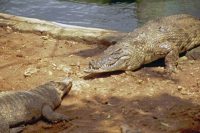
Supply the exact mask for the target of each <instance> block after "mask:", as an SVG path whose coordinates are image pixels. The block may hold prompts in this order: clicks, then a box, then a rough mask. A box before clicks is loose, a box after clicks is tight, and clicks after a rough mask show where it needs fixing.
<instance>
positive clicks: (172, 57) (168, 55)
mask: <svg viewBox="0 0 200 133" xmlns="http://www.w3.org/2000/svg"><path fill="white" fill-rule="evenodd" d="M198 45H200V20H199V19H198V18H195V17H193V16H190V15H186V14H180V15H172V16H168V17H163V18H158V19H156V20H152V21H149V22H148V23H146V25H144V26H142V27H141V28H138V29H135V30H134V31H133V32H131V33H129V34H127V35H126V36H125V37H124V38H123V39H122V40H120V41H119V42H117V44H115V45H112V46H110V47H109V48H108V49H107V50H105V51H104V53H103V55H102V56H101V57H100V58H98V59H97V60H95V61H91V62H90V63H89V68H86V69H85V70H84V71H85V72H88V73H102V72H110V71H116V70H125V71H126V70H135V69H137V68H139V67H140V66H141V65H143V64H147V63H150V62H152V61H155V60H157V59H159V58H165V72H166V73H167V74H171V73H172V72H175V69H176V66H177V59H178V58H179V53H182V52H184V51H187V50H189V49H191V48H193V47H195V46H198Z"/></svg>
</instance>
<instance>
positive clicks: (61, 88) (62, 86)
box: [55, 79, 72, 98]
mask: <svg viewBox="0 0 200 133" xmlns="http://www.w3.org/2000/svg"><path fill="white" fill-rule="evenodd" d="M56 83H57V84H55V85H56V86H57V87H55V89H56V91H57V92H58V94H59V97H60V98H63V97H64V95H67V94H68V93H69V91H70V90H71V87H72V81H71V79H65V80H63V81H62V82H56Z"/></svg>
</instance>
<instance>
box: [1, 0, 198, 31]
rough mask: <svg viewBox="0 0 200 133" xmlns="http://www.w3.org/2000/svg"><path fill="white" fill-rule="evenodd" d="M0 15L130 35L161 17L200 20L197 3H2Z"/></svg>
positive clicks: (62, 0) (20, 0)
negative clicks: (137, 28) (177, 15)
mask: <svg viewBox="0 0 200 133" xmlns="http://www.w3.org/2000/svg"><path fill="white" fill-rule="evenodd" d="M0 12H1V13H8V14H13V15H19V16H24V17H32V18H39V19H43V20H49V21H55V22H59V23H64V24H70V25H77V26H85V27H95V28H103V29H111V30H118V31H124V32H129V31H132V30H134V29H135V28H136V27H138V26H141V25H143V24H144V23H145V22H146V21H148V20H150V19H153V18H156V17H160V16H166V15H172V14H180V13H187V14H191V15H194V16H196V17H199V18H200V0H136V1H134V0H118V1H117V0H1V1H0Z"/></svg>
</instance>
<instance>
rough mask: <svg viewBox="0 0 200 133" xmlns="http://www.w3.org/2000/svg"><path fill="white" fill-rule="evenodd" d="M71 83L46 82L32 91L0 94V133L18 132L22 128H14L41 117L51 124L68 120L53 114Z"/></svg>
mask: <svg viewBox="0 0 200 133" xmlns="http://www.w3.org/2000/svg"><path fill="white" fill-rule="evenodd" d="M71 86H72V83H71V81H70V80H64V81H62V82H53V81H51V82H48V83H46V84H44V85H41V86H39V87H37V88H35V89H33V90H30V91H26V90H19V91H8V92H2V93H1V94H0V106H1V109H0V120H1V121H0V133H9V132H12V133H14V132H20V131H22V130H23V129H24V127H16V128H11V127H15V126H18V125H20V124H27V123H30V122H34V121H37V120H38V119H39V118H40V117H41V116H43V117H44V118H46V119H47V120H49V121H51V122H59V121H62V120H66V121H67V120H68V117H67V116H66V115H64V114H59V113H55V112H53V110H54V109H55V108H57V107H58V106H59V105H60V104H61V101H62V97H63V96H64V95H66V94H68V93H69V91H70V89H71Z"/></svg>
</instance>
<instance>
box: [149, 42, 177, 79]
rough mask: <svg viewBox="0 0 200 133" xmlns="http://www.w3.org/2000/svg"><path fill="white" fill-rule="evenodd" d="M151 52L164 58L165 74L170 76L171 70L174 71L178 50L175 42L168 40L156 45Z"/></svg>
mask: <svg viewBox="0 0 200 133" xmlns="http://www.w3.org/2000/svg"><path fill="white" fill-rule="evenodd" d="M153 52H154V53H155V56H157V57H158V58H160V57H164V58H165V71H164V73H165V74H167V75H168V76H170V75H171V74H172V72H174V73H176V67H177V60H178V58H179V51H178V47H176V45H175V44H170V43H169V42H167V43H163V44H161V45H159V47H156V48H155V49H154V50H153Z"/></svg>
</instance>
